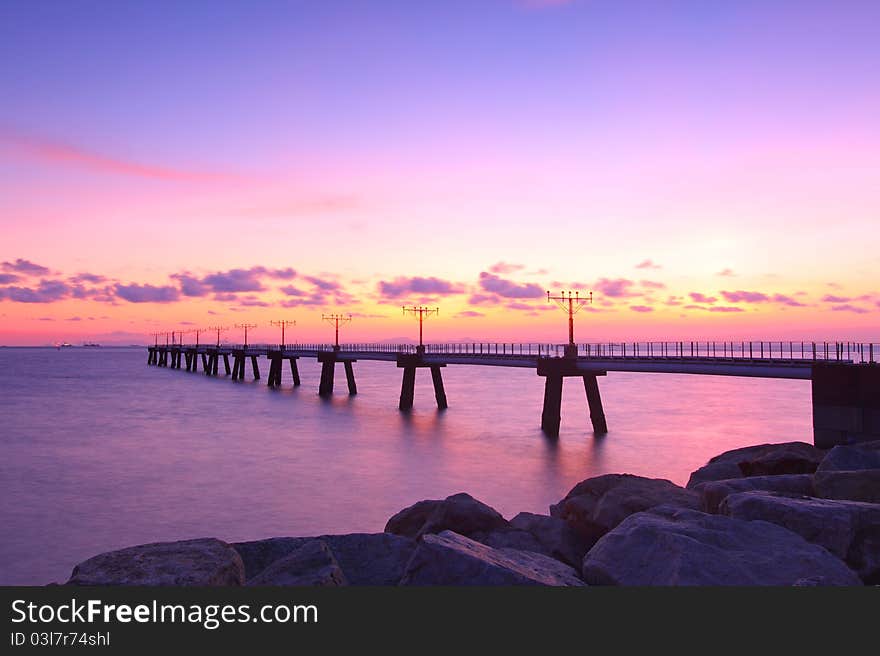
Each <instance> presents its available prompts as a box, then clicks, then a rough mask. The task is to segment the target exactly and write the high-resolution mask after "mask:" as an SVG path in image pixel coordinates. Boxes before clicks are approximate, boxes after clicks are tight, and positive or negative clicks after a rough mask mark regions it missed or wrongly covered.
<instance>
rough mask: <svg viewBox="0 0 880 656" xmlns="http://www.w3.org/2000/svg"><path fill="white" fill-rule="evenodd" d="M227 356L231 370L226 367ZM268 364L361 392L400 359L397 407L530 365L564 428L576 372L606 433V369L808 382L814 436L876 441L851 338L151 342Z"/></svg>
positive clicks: (546, 422) (544, 417) (191, 355)
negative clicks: (368, 370)
mask: <svg viewBox="0 0 880 656" xmlns="http://www.w3.org/2000/svg"><path fill="white" fill-rule="evenodd" d="M230 357H231V358H232V367H231V368H230ZM263 357H265V358H267V359H268V361H269V371H268V385H269V386H270V387H278V386H280V385H281V375H282V370H283V364H284V361H285V360H286V361H288V363H289V366H290V371H291V376H292V379H293V384H294V386H299V385H300V384H301V380H300V375H299V369H298V366H297V361H298V360H299V359H300V358H315V359H316V360H317V361H318V362H320V363H321V376H320V381H319V383H318V394H320V395H321V396H325V397H326V396H330V395H332V394H333V389H334V382H335V371H336V365H337V364H342V365H343V368H344V371H345V377H346V383H347V387H348V393H349V394H351V395H354V394H357V384H356V381H355V375H354V363H356V362H358V361H359V360H372V361H380V362H394V363H396V365H397V367H398V368H400V369H402V370H403V375H402V381H401V389H400V402H399V408H400V410H401V411H408V410H410V409H411V408H412V407H413V404H414V400H415V380H416V370H417V369H428V370H429V371H430V372H431V380H432V383H433V388H434V398H435V401H436V404H437V407H438V408H439V409H442V410H445V409H446V408H448V406H449V403H448V400H447V397H446V390H445V387H444V385H443V375H442V369H443V368H444V367H447V366H449V365H471V366H491V367H515V368H529V369H534V370H535V371H536V373H537V375H538V376H540V377H542V378H544V379H545V380H544V403H543V408H542V413H541V428H542V430H543V431H544V432H545V433H546V434H548V435H551V436H556V435H558V434H559V427H560V423H561V418H562V417H561V405H562V388H563V382H564V380H565V379H566V378H580V379H581V381H582V382H583V385H584V393H585V397H586V408H587V411H588V413H589V417H590V421H591V423H592V425H593V431H594V433H595V434H596V435H602V434H605V433H607V432H608V426H607V420H606V417H605V412H604V409H603V407H602V398H601V395H600V392H599V382H598V381H599V378H600V377H602V376H606V375H608V373H609V372H639V373H674V374H697V375H713V376H743V377H751V378H782V379H798V380H810V381H812V401H813V409H812V411H813V439H814V442H815V444H816V445H817V446H820V447H830V446H833V445H835V444H849V443H853V442H860V441H867V440H878V439H880V362H878V360H880V345H878V344H861V343H859V344H856V343H852V342H833V343H830V342H823V343H816V342H694V341H691V342H680V341H679V342H633V343H622V342H617V343H609V344H517V343H505V344H500V343H492V344H486V343H483V344H477V343H469V344H462V343H456V344H428V345H425V346H411V345H406V344H404V345H389V344H345V345H340V346H334V345H327V344H293V345H290V344H288V345H266V344H261V345H250V346H248V345H222V344H221V345H213V346H205V345H186V344H170V345H168V344H166V345H164V346H162V345H158V344H157V345H154V346H150V347H148V356H147V364H149V365H155V366H158V367H168V368H172V369H181V368H183V367H184V363H185V368H186V370H187V371H190V372H195V371H198V363H199V360H201V363H202V371H203V372H204V373H205V374H206V375H208V376H218V375H219V362H220V360H221V358H222V360H223V369H224V373H225V375H226V376H230V377H231V378H232V380H235V381H238V380H243V379H244V378H245V376H246V370H247V364H248V360H250V365H251V367H250V368H251V373H252V376H253V378H254V379H255V380H259V379H260V368H259V359H260V358H263Z"/></svg>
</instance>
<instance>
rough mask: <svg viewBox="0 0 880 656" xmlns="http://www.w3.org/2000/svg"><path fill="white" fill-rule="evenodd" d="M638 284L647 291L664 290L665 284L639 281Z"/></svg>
mask: <svg viewBox="0 0 880 656" xmlns="http://www.w3.org/2000/svg"><path fill="white" fill-rule="evenodd" d="M639 284H640V285H641V286H642V287H645V288H647V289H666V284H665V283H662V282H657V281H656V280H640V281H639Z"/></svg>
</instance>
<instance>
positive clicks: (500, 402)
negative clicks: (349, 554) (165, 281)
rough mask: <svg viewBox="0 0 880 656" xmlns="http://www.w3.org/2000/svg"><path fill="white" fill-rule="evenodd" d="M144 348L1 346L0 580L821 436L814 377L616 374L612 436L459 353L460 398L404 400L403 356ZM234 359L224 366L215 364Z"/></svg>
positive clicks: (576, 383) (557, 494)
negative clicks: (281, 363) (243, 355)
mask: <svg viewBox="0 0 880 656" xmlns="http://www.w3.org/2000/svg"><path fill="white" fill-rule="evenodd" d="M146 360H147V353H146V349H134V348H130V349H124V348H106V347H105V348H92V349H83V348H65V349H61V350H57V349H49V348H2V349H0V412H2V424H0V493H2V499H3V503H2V504H0V525H2V527H3V540H2V541H0V584H2V585H43V584H46V583H50V582H59V583H63V582H64V581H66V580H67V578H68V577H69V575H70V571H71V569H72V567H73V566H74V565H75V564H76V563H78V562H80V561H82V560H84V559H86V558H88V557H90V556H93V555H95V554H97V553H100V552H104V551H109V550H113V549H119V548H122V547H126V546H131V545H134V544H141V543H146V542H157V541H164V540H179V539H185V538H196V537H218V538H220V539H223V540H227V541H239V540H251V539H259V538H266V537H272V536H283V535H289V536H294V535H317V534H323V533H351V532H379V531H382V529H383V528H384V526H385V522H386V521H387V519H388V518H389V517H390V516H391V515H393V514H394V513H395V512H397V511H398V510H400V509H401V508H403V507H405V506H408V505H410V504H412V503H414V502H416V501H418V500H421V499H426V498H442V497H445V496H448V495H450V494H454V493H456V492H462V491H464V492H468V493H470V494H472V495H473V496H475V497H476V498H478V499H480V500H481V501H484V502H485V503H488V504H489V505H491V506H493V507H494V508H496V509H497V510H498V511H500V512H501V513H502V514H503V515H504V516H505V517H507V518H510V517H512V516H513V515H515V514H516V513H518V512H520V511H530V512H536V513H547V512H548V505H549V504H551V503H554V502H555V501H557V500H559V499H560V498H561V497H562V496H564V495H565V493H566V492H567V491H568V490H569V489H570V488H571V487H572V486H573V485H574V484H575V483H577V482H578V481H581V480H583V479H585V478H589V477H591V476H597V475H599V474H604V473H612V472H628V473H632V474H639V475H643V476H651V477H657V478H668V479H670V480H672V481H673V482H675V483H678V484H681V485H683V484H685V483H686V482H687V479H688V475H689V474H690V472H691V471H693V470H694V469H696V468H697V467H699V466H701V465H702V464H704V463H705V462H706V460H708V459H709V458H710V457H711V456H713V455H716V454H718V453H721V452H722V451H725V450H728V449H733V448H736V447H740V446H746V445H751V444H758V443H763V442H787V441H791V440H802V441H807V442H811V441H812V427H811V418H810V412H811V411H810V409H811V405H810V403H811V402H810V383H809V381H800V380H762V379H755V378H734V377H720V376H693V375H692V376H688V375H672V374H641V373H636V374H627V373H611V374H609V375H608V376H607V377H604V378H600V379H599V386H600V389H601V393H602V397H603V402H604V407H605V414H606V417H607V420H608V428H609V432H608V434H607V435H605V436H603V437H594V435H593V433H592V428H591V425H590V422H589V417H588V411H587V407H586V400H585V398H584V389H583V385H582V384H581V382H580V380H578V379H573V380H570V381H567V382H566V384H565V387H564V390H563V408H562V413H563V416H562V426H561V431H560V436H559V438H558V439H548V438H546V437H545V436H544V435H543V434H542V433H541V431H540V416H541V402H542V395H543V379H541V378H538V376H537V375H536V374H535V372H534V371H533V370H528V369H503V368H493V367H476V366H465V365H450V366H448V367H446V368H445V369H444V370H443V376H444V381H445V383H446V393H447V396H448V399H449V409H448V410H446V411H442V412H441V411H438V410H437V409H436V406H435V403H434V397H433V389H432V387H431V378H430V373H429V372H428V371H427V370H420V371H419V372H418V375H417V378H416V397H415V408H414V410H413V411H412V412H411V413H410V414H403V413H401V412H400V411H399V410H398V409H397V403H398V398H399V393H400V382H401V380H400V379H401V370H400V369H397V367H395V365H394V364H393V363H382V362H357V363H356V364H355V365H354V367H355V375H356V378H357V385H358V392H359V393H358V395H357V396H354V397H349V396H348V393H347V389H346V387H345V377H344V374H343V372H342V367H341V366H339V367H338V371H337V380H336V395H335V396H334V397H333V398H332V399H329V400H324V399H321V398H320V397H319V396H318V395H317V389H318V378H319V367H318V365H317V363H315V362H314V361H309V360H305V359H303V360H300V363H299V367H300V374H301V377H302V382H303V384H302V386H301V387H298V388H293V387H292V382H291V380H290V371H289V369H287V368H286V367H285V370H284V374H283V375H284V378H283V383H284V385H283V388H282V389H279V390H273V389H269V388H268V387H267V386H266V375H267V373H268V365H267V361H266V360H265V359H263V360H261V363H260V364H261V370H262V371H261V373H262V375H263V378H262V379H261V380H259V381H252V380H251V369H250V363H248V369H247V380H246V381H244V382H236V383H233V382H232V381H231V380H230V379H229V378H228V377H224V376H222V375H221V376H220V377H218V378H216V379H215V378H210V377H207V376H205V375H204V374H203V373H201V372H199V373H187V372H186V371H185V370H173V369H164V368H157V367H149V366H147V364H146ZM221 371H222V366H221Z"/></svg>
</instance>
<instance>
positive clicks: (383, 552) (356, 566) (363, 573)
mask: <svg viewBox="0 0 880 656" xmlns="http://www.w3.org/2000/svg"><path fill="white" fill-rule="evenodd" d="M321 539H322V540H324V541H325V542H326V543H327V544H328V545H329V546H330V550H331V551H332V552H333V555H334V556H335V557H336V560H337V562H338V563H339V566H340V567H341V568H342V571H343V573H344V574H345V578H346V579H347V580H348V583H349V585H397V584H398V583H399V582H400V579H401V577H403V572H404V570H405V569H406V564H407V563H408V562H409V560H410V558H411V557H412V555H413V552H415V550H416V546H417V545H416V542H415V540H412V539H410V538H405V537H402V536H399V535H392V534H391V533H351V534H349V535H324V536H322V537H321Z"/></svg>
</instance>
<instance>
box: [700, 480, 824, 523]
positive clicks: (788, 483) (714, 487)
mask: <svg viewBox="0 0 880 656" xmlns="http://www.w3.org/2000/svg"><path fill="white" fill-rule="evenodd" d="M693 490H694V491H695V492H699V494H700V497H701V499H702V504H701V510H702V511H703V512H707V513H713V514H714V513H717V512H718V506H719V505H720V504H721V502H722V501H724V499H726V498H727V496H728V495H730V494H734V493H736V492H749V491H752V490H766V491H768V492H788V493H791V494H802V495H806V496H812V494H813V477H812V476H810V475H809V474H783V475H781V476H752V477H751V478H732V479H729V480H726V481H709V482H706V483H700V484H699V485H697V486H695V487H694V488H693Z"/></svg>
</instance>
